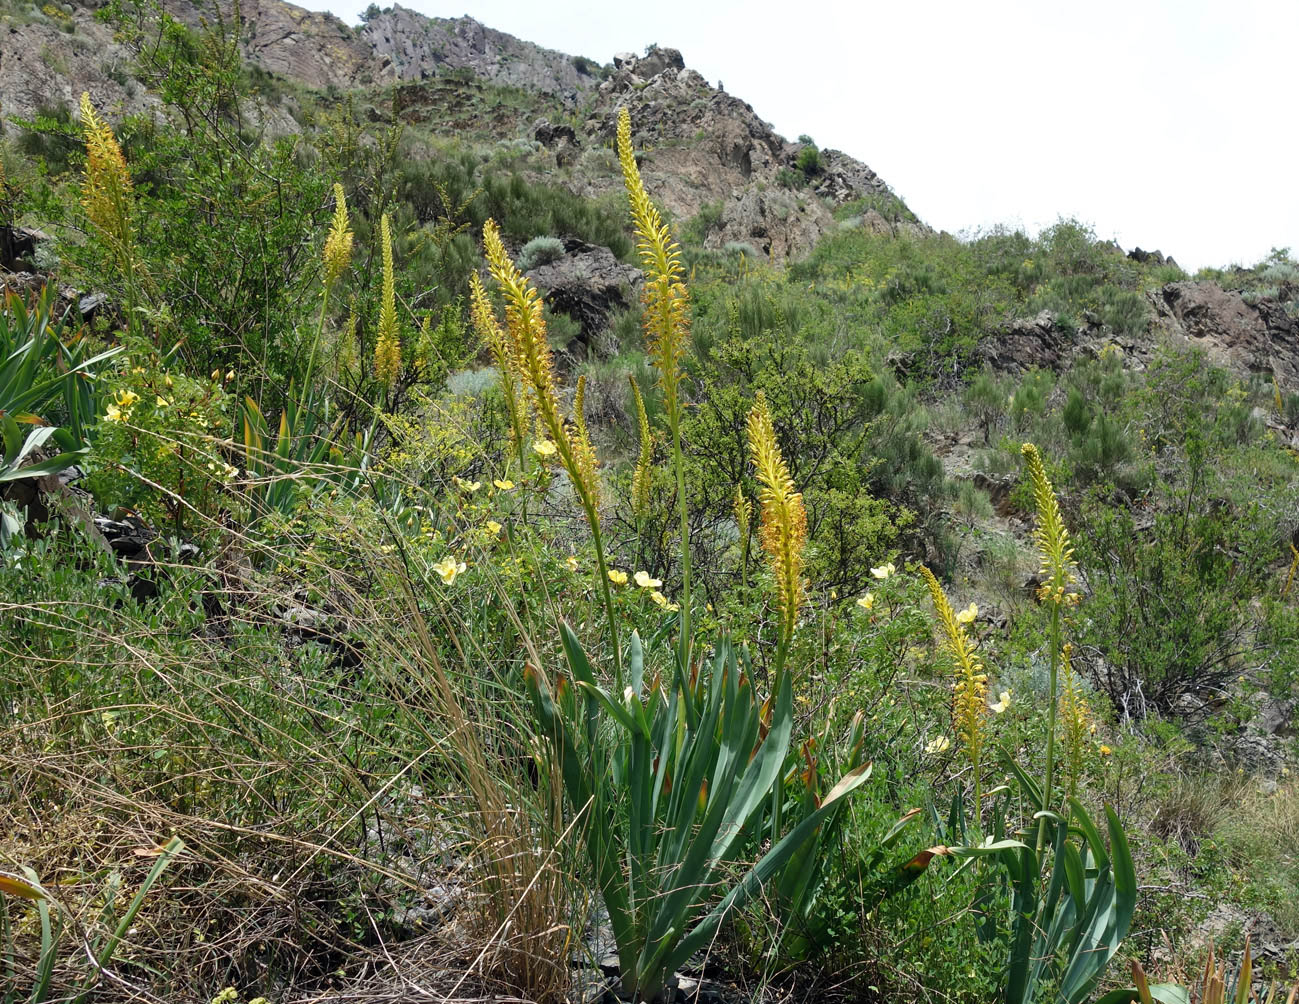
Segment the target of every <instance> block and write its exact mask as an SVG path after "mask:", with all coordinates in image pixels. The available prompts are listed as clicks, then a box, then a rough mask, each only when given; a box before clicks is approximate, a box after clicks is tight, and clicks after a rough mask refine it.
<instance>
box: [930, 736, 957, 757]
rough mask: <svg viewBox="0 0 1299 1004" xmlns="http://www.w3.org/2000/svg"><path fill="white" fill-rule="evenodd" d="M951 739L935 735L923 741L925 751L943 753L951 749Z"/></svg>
mask: <svg viewBox="0 0 1299 1004" xmlns="http://www.w3.org/2000/svg"><path fill="white" fill-rule="evenodd" d="M951 747H952V741H951V740H950V739H948V738H947V736H937V737H936V738H934V739H931V740H929V742H927V743H925V752H926V753H929V754H934V753H945V752H947V750H949V749H951Z"/></svg>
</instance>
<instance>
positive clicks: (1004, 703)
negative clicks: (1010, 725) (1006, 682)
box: [958, 615, 1010, 715]
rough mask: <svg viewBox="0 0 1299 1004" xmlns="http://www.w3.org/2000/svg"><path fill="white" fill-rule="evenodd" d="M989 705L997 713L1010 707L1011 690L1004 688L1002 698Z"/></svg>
mask: <svg viewBox="0 0 1299 1004" xmlns="http://www.w3.org/2000/svg"><path fill="white" fill-rule="evenodd" d="M958 616H959V615H958ZM988 707H989V708H991V709H992V710H993V711H994V712H995V713H996V714H998V715H999V714H1001V713H1002V712H1003V711H1005V710H1006V709H1007V708H1009V707H1010V691H1009V690H1003V691H1002V692H1001V700H999V701H997V703H996V704H989V705H988Z"/></svg>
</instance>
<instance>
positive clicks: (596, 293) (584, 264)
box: [528, 238, 644, 352]
mask: <svg viewBox="0 0 1299 1004" xmlns="http://www.w3.org/2000/svg"><path fill="white" fill-rule="evenodd" d="M528 277H529V278H530V279H532V281H533V282H535V283H536V284H537V286H538V288H539V289H540V290H541V291H542V292H543V294H544V295H545V299H546V302H547V303H548V304H549V305H550V309H551V310H553V311H556V312H558V313H562V314H567V315H568V316H569V317H571V318H573V320H575V321H577V322H578V324H580V325H581V327H582V333H581V340H582V342H583V343H584V345H585V346H586V348H587V350H588V352H589V351H590V350H591V349H593V348H594V347H595V346H596V345H597V344H598V340H599V336H600V334H601V333H602V332H603V331H604V330H605V328H606V327H607V326H608V322H609V315H610V314H612V313H613V312H614V311H618V310H626V309H627V308H628V307H630V306H632V304H634V303H635V302H636V301H637V299H638V297H639V289H640V286H641V284H642V283H643V282H644V276H643V275H642V273H641V271H640V269H638V268H634V267H632V266H631V265H624V264H623V263H622V262H620V261H619V260H618V259H617V257H615V255H614V253H613V252H612V251H610V250H609V249H608V248H607V247H602V246H600V245H598V244H588V243H587V242H586V241H580V240H576V239H574V238H569V239H566V240H565V241H564V256H563V257H562V258H558V259H556V260H555V261H553V262H548V263H547V264H544V265H538V266H537V267H536V268H534V269H532V270H531V271H529V272H528Z"/></svg>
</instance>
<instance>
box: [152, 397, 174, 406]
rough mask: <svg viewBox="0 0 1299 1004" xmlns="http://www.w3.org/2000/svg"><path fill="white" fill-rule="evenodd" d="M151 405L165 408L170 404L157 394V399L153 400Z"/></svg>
mask: <svg viewBox="0 0 1299 1004" xmlns="http://www.w3.org/2000/svg"><path fill="white" fill-rule="evenodd" d="M153 403H154V404H155V405H156V406H157V407H159V408H166V407H168V406H169V405H170V404H171V402H170V401H168V400H167V399H166V398H165V397H163V396H162V395H161V394H159V395H158V396H157V397H155V398H154V399H153Z"/></svg>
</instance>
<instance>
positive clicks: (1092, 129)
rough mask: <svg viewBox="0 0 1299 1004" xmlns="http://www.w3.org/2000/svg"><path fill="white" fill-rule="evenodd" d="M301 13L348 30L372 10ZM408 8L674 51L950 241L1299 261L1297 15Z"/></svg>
mask: <svg viewBox="0 0 1299 1004" xmlns="http://www.w3.org/2000/svg"><path fill="white" fill-rule="evenodd" d="M298 2H299V3H304V5H305V6H307V7H311V8H313V9H316V10H333V12H334V13H336V14H338V15H339V16H340V17H341V18H343V19H344V20H345V21H347V22H349V23H356V21H357V20H358V15H359V13H360V11H361V10H363V9H364V8H365V7H366V6H367V3H362V2H358V0H298ZM389 2H391V0H389ZM380 6H386V4H383V3H381V4H380ZM403 6H405V7H409V8H413V9H415V10H419V11H421V12H423V13H425V14H429V15H435V16H439V17H458V16H460V15H461V14H466V13H468V14H471V15H472V16H473V17H475V18H477V19H478V20H479V21H482V22H483V23H484V24H486V25H488V26H489V27H492V28H497V29H500V30H501V31H506V32H509V33H510V34H512V35H515V36H518V37H519V38H523V39H527V40H528V41H532V42H536V43H538V44H540V45H544V46H547V47H549V48H552V49H559V50H560V51H562V52H567V53H570V54H575V55H576V54H581V55H585V56H589V57H591V58H593V59H596V60H598V61H600V62H602V63H603V62H608V61H609V60H610V59H611V57H612V56H613V53H615V52H621V51H635V52H641V51H643V50H644V48H645V46H647V45H648V44H650V43H652V42H657V43H658V44H660V45H664V46H671V47H673V48H677V49H680V50H681V52H682V55H683V56H684V57H685V61H686V65H687V66H690V67H692V68H694V69H696V70H698V71H699V72H700V73H702V74H703V75H704V76H705V77H706V78H708V80H709V82H710V83H713V84H716V83H717V82H718V80H719V79H720V80H721V81H723V82H724V83H725V85H726V90H727V91H729V92H730V93H731V94H734V95H736V96H738V97H740V98H743V99H744V100H746V101H748V102H749V103H750V104H751V105H752V106H753V108H754V109H755V111H757V113H758V114H759V115H760V116H762V117H763V118H764V119H766V120H767V121H769V122H771V123H772V124H773V125H774V126H775V128H776V130H777V132H780V133H782V134H783V135H785V136H786V137H788V138H794V137H796V136H798V135H799V134H800V133H808V134H810V135H811V136H812V137H813V138H814V139H815V140H816V141H817V143H818V144H819V145H821V146H823V147H836V148H838V149H841V150H844V151H845V152H847V153H849V154H851V155H852V156H854V157H857V158H858V159H859V160H862V161H864V162H865V163H867V164H869V165H870V166H871V167H872V168H874V169H875V171H877V172H878V173H879V174H880V176H881V177H883V178H884V180H885V181H887V182H888V183H889V184H890V185H892V186H893V189H894V191H895V192H897V193H898V194H899V195H901V196H902V197H903V198H904V199H906V201H907V204H908V205H910V207H911V208H912V209H913V210H914V211H915V212H916V213H917V214H918V215H919V216H920V217H921V219H923V220H925V221H926V222H927V223H929V224H931V225H932V226H935V227H939V228H941V229H945V230H949V231H952V232H954V233H956V232H961V231H964V230H968V229H971V228H978V227H984V226H989V225H991V224H995V223H1007V224H1010V225H1012V226H1023V227H1026V228H1028V229H1029V230H1031V231H1036V230H1037V229H1038V228H1040V227H1042V226H1044V225H1049V224H1051V223H1053V222H1054V221H1055V220H1056V219H1057V218H1059V217H1060V216H1074V217H1077V218H1078V219H1081V220H1082V221H1084V222H1086V223H1089V224H1091V225H1092V226H1094V227H1095V229H1096V233H1097V234H1098V235H1099V236H1100V237H1102V238H1110V237H1112V238H1115V239H1116V240H1118V242H1119V243H1120V244H1121V245H1123V247H1125V248H1128V249H1131V248H1132V247H1134V246H1137V245H1140V246H1141V247H1143V248H1146V249H1147V250H1153V249H1155V248H1158V249H1160V250H1162V251H1163V252H1164V253H1165V254H1171V255H1174V256H1175V257H1176V258H1177V260H1178V261H1179V262H1180V263H1181V264H1182V266H1183V267H1185V268H1191V269H1194V268H1197V267H1199V266H1202V265H1226V264H1229V263H1242V264H1253V263H1254V262H1256V261H1258V260H1259V259H1261V258H1263V257H1265V256H1266V255H1267V253H1268V251H1269V250H1270V249H1271V248H1272V247H1274V246H1276V247H1290V248H1292V250H1294V251H1295V252H1296V253H1299V116H1297V115H1296V109H1299V58H1296V52H1297V51H1299V0H1230V2H1228V0H1091V2H1088V3H1082V2H1079V0H1068V2H1059V0H985V2H983V3H970V2H969V0H963V2H938V0H893V2H890V3H881V2H859V3H853V2H849V0H822V2H820V3H815V4H811V3H800V2H798V0H751V2H737V0H694V2H691V3H686V4H680V5H678V4H670V5H664V4H654V3H642V4H633V3H619V2H616V0H605V2H592V0H544V2H540V0H404V3H403Z"/></svg>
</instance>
